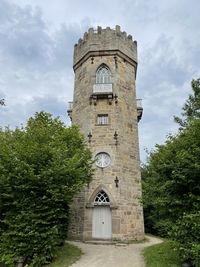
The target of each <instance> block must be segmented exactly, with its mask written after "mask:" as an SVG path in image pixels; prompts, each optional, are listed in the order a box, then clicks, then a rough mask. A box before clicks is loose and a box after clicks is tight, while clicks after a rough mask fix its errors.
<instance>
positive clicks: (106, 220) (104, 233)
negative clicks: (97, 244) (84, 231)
mask: <svg viewBox="0 0 200 267" xmlns="http://www.w3.org/2000/svg"><path fill="white" fill-rule="evenodd" d="M111 222H112V217H111V209H110V207H109V206H96V207H94V209H93V222H92V237H93V238H99V239H110V238H111V237H112V227H111Z"/></svg>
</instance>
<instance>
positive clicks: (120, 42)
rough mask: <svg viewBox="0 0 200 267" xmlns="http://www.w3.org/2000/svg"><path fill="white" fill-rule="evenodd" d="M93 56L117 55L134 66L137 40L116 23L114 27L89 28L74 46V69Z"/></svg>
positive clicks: (135, 63)
mask: <svg viewBox="0 0 200 267" xmlns="http://www.w3.org/2000/svg"><path fill="white" fill-rule="evenodd" d="M95 56H119V57H121V58H123V59H124V60H126V61H127V62H129V63H130V64H132V65H134V66H135V67H136V65H137V42H136V41H133V39H132V36H131V35H127V33H126V32H122V31H121V30H120V26H118V25H117V26H116V27H115V29H111V28H110V27H107V28H105V29H103V28H102V27H100V26H98V27H97V29H94V28H90V29H89V30H88V32H85V34H84V36H83V39H81V38H80V39H79V41H78V44H75V46H74V63H73V66H74V70H75V69H76V68H78V67H79V66H80V65H81V64H82V62H83V61H85V60H86V59H87V58H89V57H91V58H94V57H95Z"/></svg>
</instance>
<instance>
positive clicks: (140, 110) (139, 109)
mask: <svg viewBox="0 0 200 267" xmlns="http://www.w3.org/2000/svg"><path fill="white" fill-rule="evenodd" d="M136 101H137V118H138V122H139V121H140V120H141V118H142V113H143V107H142V99H136Z"/></svg>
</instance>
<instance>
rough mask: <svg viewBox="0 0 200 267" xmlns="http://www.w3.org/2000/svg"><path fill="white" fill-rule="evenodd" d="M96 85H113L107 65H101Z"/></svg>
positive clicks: (97, 73)
mask: <svg viewBox="0 0 200 267" xmlns="http://www.w3.org/2000/svg"><path fill="white" fill-rule="evenodd" d="M96 83H97V84H108V83H111V72H110V69H109V68H108V67H107V66H106V65H101V66H100V67H99V68H98V70H97V72H96Z"/></svg>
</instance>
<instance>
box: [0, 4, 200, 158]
mask: <svg viewBox="0 0 200 267" xmlns="http://www.w3.org/2000/svg"><path fill="white" fill-rule="evenodd" d="M199 10H200V1H199V0H191V1H188V0H162V1H161V0H148V1H147V0H123V1H122V0H101V1H100V0H85V1H81V0H73V1H72V0H0V99H1V98H4V99H5V101H6V106H5V107H1V108H0V125H1V126H2V127H4V126H8V125H9V126H10V127H12V128H15V127H17V126H20V125H21V124H25V123H26V121H27V119H28V118H29V117H30V116H33V115H34V113H35V112H38V111H41V110H44V111H47V112H50V113H51V114H53V115H54V116H59V117H60V118H61V119H62V120H63V121H64V122H65V124H66V125H70V120H69V118H68V117H67V112H66V110H67V103H68V101H71V100H72V99H73V86H74V73H73V69H72V64H73V62H72V58H73V48H74V44H75V43H76V42H77V41H78V39H79V38H80V37H82V36H83V34H84V32H85V31H87V30H88V28H90V27H95V28H96V27H97V26H102V27H103V28H104V27H107V26H109V27H111V28H114V27H115V25H120V26H121V30H122V31H126V32H127V33H128V34H131V35H132V36H133V39H134V40H137V43H138V61H139V62H138V72H137V79H136V87H137V98H142V99H143V108H144V112H143V118H142V120H141V121H140V123H139V140H140V154H141V160H142V162H145V160H146V155H147V154H146V149H147V150H148V151H151V150H152V149H153V148H154V147H155V144H157V143H158V144H162V143H164V141H165V140H166V136H167V135H168V134H170V133H172V134H174V133H176V132H177V129H178V125H176V124H175V123H174V121H173V116H174V115H180V113H181V108H182V106H183V104H184V102H185V101H186V99H187V97H188V94H189V93H191V85H190V83H191V80H192V79H196V78H199V77H200V29H199V27H200V15H199Z"/></svg>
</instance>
